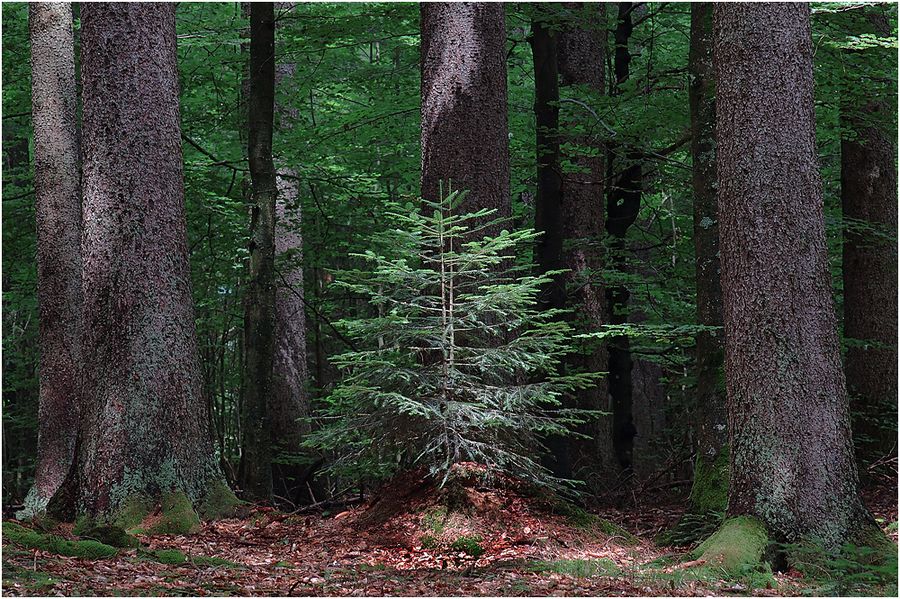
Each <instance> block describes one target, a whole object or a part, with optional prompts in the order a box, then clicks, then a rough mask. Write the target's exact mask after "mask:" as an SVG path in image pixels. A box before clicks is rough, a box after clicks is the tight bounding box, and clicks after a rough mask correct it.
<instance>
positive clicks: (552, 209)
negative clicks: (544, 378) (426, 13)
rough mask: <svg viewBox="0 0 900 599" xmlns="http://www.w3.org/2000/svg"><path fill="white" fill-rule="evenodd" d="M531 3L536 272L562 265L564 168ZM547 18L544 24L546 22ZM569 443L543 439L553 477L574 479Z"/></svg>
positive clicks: (539, 12)
mask: <svg viewBox="0 0 900 599" xmlns="http://www.w3.org/2000/svg"><path fill="white" fill-rule="evenodd" d="M552 6H553V5H549V4H534V5H532V9H533V11H534V14H533V16H532V20H531V36H530V38H529V42H530V44H531V55H532V60H533V63H534V115H535V148H536V155H537V195H536V196H535V200H534V228H535V230H537V231H540V232H541V233H542V235H541V237H540V238H539V239H538V242H537V244H536V247H535V262H536V264H537V270H538V272H539V273H547V272H549V271H553V270H558V269H560V268H561V261H562V256H561V254H562V243H563V239H562V237H563V233H562V222H561V220H560V218H561V213H560V211H561V205H560V204H561V202H562V173H561V171H560V164H559V76H558V70H557V38H558V35H557V34H556V33H555V32H554V31H553V30H552V26H553V19H554V9H553V8H550V7H552ZM545 22H546V25H545ZM565 292H566V290H565V278H564V277H563V275H561V274H559V275H556V276H554V277H552V281H551V282H550V283H548V284H547V285H546V286H545V287H544V289H542V290H541V297H540V303H541V305H542V306H543V307H544V309H551V308H554V309H561V308H563V307H565V304H566V296H565ZM570 442H571V440H570V439H569V438H567V437H563V436H559V435H553V436H550V437H548V438H547V439H546V441H545V443H546V445H547V448H548V449H549V454H550V456H551V457H552V460H550V462H549V464H548V467H549V468H550V470H551V471H552V472H553V474H554V475H555V476H558V477H561V478H572V463H571V459H570V458H571V456H570V455H569V454H570Z"/></svg>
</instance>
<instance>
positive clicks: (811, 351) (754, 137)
mask: <svg viewBox="0 0 900 599" xmlns="http://www.w3.org/2000/svg"><path fill="white" fill-rule="evenodd" d="M713 38H714V44H715V53H716V111H717V114H716V139H717V141H718V156H717V160H718V163H717V169H718V179H719V232H720V246H721V255H722V294H723V302H724V307H725V309H724V322H725V366H726V368H725V372H726V383H727V393H728V402H727V404H728V419H729V429H730V439H731V443H730V448H731V478H730V487H729V503H728V512H729V514H730V515H749V516H756V517H758V518H759V519H760V520H761V521H762V522H763V523H764V524H765V526H766V527H767V528H768V529H769V530H770V532H771V533H772V534H773V536H774V537H775V538H776V539H777V540H787V541H797V540H802V539H812V538H815V539H818V540H819V541H821V542H823V543H824V544H825V545H826V546H828V547H832V548H834V547H837V546H840V545H841V544H842V543H844V542H846V541H848V540H851V538H852V536H853V535H854V534H855V533H856V532H857V531H858V530H859V529H860V528H861V527H862V526H864V525H866V524H867V523H869V522H871V516H870V515H868V513H867V511H866V510H865V508H864V507H863V505H862V503H861V501H860V499H859V496H858V492H857V486H858V483H857V470H856V463H855V460H854V451H853V444H852V441H851V435H850V416H849V410H848V402H847V393H846V389H845V384H844V374H843V371H842V369H841V359H840V346H839V339H838V335H837V322H836V317H835V311H834V305H833V302H832V298H831V281H830V277H829V274H828V263H827V256H826V249H825V223H824V217H823V205H822V191H821V182H820V179H819V169H818V160H817V155H816V144H815V113H814V110H813V68H812V65H813V62H812V59H813V47H812V39H811V35H810V8H809V5H807V4H800V3H783V4H762V3H751V4H724V3H723V4H716V5H715V8H714V35H713ZM773 74H777V76H773Z"/></svg>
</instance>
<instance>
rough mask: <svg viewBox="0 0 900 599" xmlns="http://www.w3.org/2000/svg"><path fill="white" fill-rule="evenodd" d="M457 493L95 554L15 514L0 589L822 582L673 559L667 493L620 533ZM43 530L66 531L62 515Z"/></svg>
mask: <svg viewBox="0 0 900 599" xmlns="http://www.w3.org/2000/svg"><path fill="white" fill-rule="evenodd" d="M420 491H421V490H420ZM894 491H895V489H890V488H884V489H874V490H870V492H868V493H867V496H866V498H867V501H868V503H869V505H870V508H871V509H872V510H873V512H874V513H875V514H876V516H877V517H879V519H880V522H881V523H882V526H883V527H885V529H886V530H888V531H889V534H891V536H892V537H893V538H894V540H895V541H896V540H897V528H896V520H897V505H896V495H894ZM404 493H406V491H404ZM466 493H468V496H467V497H466V498H465V502H466V504H467V505H468V507H467V508H465V509H462V510H460V513H463V514H465V515H464V516H463V517H462V519H461V517H460V516H458V515H454V514H455V511H454V510H451V511H450V512H449V513H448V512H447V511H446V510H444V509H443V508H442V506H443V505H445V503H444V502H443V501H442V500H441V499H440V498H439V497H436V496H435V495H434V493H431V492H428V493H424V494H423V493H421V492H409V493H406V494H405V497H406V498H405V500H404V502H403V504H402V505H403V508H402V509H397V508H396V507H392V509H390V510H389V511H388V512H382V513H378V510H377V509H376V506H375V505H372V504H369V505H367V506H363V507H360V508H354V509H351V510H348V511H344V512H341V513H337V514H329V513H325V514H317V515H314V516H313V515H310V516H305V515H291V514H286V513H283V512H278V511H275V510H271V509H268V508H260V509H257V510H255V511H254V512H252V513H251V514H250V516H249V517H247V518H245V519H242V520H238V519H231V520H222V521H219V522H211V523H206V524H204V525H203V527H202V529H201V530H200V532H199V533H196V534H192V535H183V536H182V535H164V534H156V535H141V536H140V541H141V543H142V547H141V548H138V549H122V550H119V551H118V553H117V554H116V555H114V556H112V557H106V558H102V559H87V558H83V557H72V556H62V555H58V554H56V553H51V552H50V551H47V550H44V549H34V548H29V547H27V546H25V545H23V544H21V543H15V542H10V539H9V535H8V534H7V531H10V530H14V527H15V526H16V525H15V524H8V523H4V529H5V530H4V538H3V591H4V594H6V595H11V596H13V595H174V596H183V595H201V596H203V595H212V596H222V595H306V596H309V595H313V596H315V595H342V596H343V595H351V596H353V595H404V596H423V595H424V596H435V595H437V596H442V595H443V596H447V595H499V596H506V595H531V596H545V595H585V596H588V595H594V596H598V595H600V596H604V595H605V596H610V595H645V596H649V595H710V594H713V595H751V594H752V595H807V594H817V590H820V589H818V587H816V586H815V585H814V584H812V583H811V581H805V580H804V579H803V578H802V577H800V576H799V573H797V572H796V571H791V572H788V573H784V574H781V573H776V574H774V575H771V576H769V577H768V578H767V580H766V582H765V583H763V584H760V585H759V586H758V587H756V588H754V587H753V583H752V582H748V581H747V580H734V579H732V580H728V579H710V578H706V579H703V580H691V579H690V577H687V576H684V572H685V570H683V569H681V568H680V566H679V565H678V564H679V563H680V562H684V561H685V560H688V559H689V557H688V551H687V550H678V551H674V552H673V551H671V550H668V549H664V548H660V547H657V546H655V545H654V544H653V542H652V540H651V539H652V537H653V535H654V534H655V533H656V532H658V531H659V529H660V528H662V527H664V526H667V525H669V524H671V523H672V522H674V520H675V519H677V517H678V516H679V513H678V508H677V507H675V506H672V507H671V508H667V507H665V506H664V505H661V504H657V505H655V506H653V507H645V508H640V507H638V508H634V509H631V510H620V511H615V512H608V513H604V514H601V515H600V516H603V517H605V518H609V520H612V521H613V522H617V523H618V524H621V525H622V526H624V527H625V528H627V529H630V533H629V532H625V531H623V530H622V529H619V528H618V525H617V524H613V523H610V522H609V521H608V520H603V519H601V518H600V516H596V515H595V516H591V515H587V514H585V513H583V512H582V513H579V514H576V516H577V517H575V518H573V514H572V513H568V514H566V515H560V514H559V513H557V514H550V513H547V512H546V511H543V512H541V511H540V510H538V509H537V508H535V506H534V505H533V503H534V500H533V499H528V498H524V497H521V496H519V495H517V494H516V493H514V492H512V491H510V490H499V491H497V490H490V491H489V490H485V489H478V488H476V487H468V488H467V489H466ZM394 499H396V498H392V499H391V504H392V505H396V504H395V502H394ZM383 500H384V499H383ZM473 505H474V506H475V507H476V509H475V510H474V511H473V510H472V506H473ZM373 513H374V514H375V517H373ZM891 523H893V524H891ZM472 529H475V530H476V531H477V534H472ZM52 532H54V533H55V534H57V535H60V536H62V537H67V538H74V537H72V535H71V525H69V526H66V525H58V526H57V527H56V529H55V530H53V531H52ZM463 532H465V533H466V534H463ZM632 534H634V535H636V536H632ZM26 545H27V544H26Z"/></svg>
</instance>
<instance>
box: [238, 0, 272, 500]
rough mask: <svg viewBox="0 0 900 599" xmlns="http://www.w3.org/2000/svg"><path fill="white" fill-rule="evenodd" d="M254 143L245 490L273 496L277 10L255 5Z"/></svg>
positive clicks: (256, 496)
mask: <svg viewBox="0 0 900 599" xmlns="http://www.w3.org/2000/svg"><path fill="white" fill-rule="evenodd" d="M248 110H249V129H250V130H249V139H248V145H247V154H248V156H249V160H250V177H251V179H252V185H253V189H252V193H251V197H250V210H251V217H250V248H249V250H250V272H249V280H248V281H247V292H246V295H245V304H244V310H245V312H244V348H245V352H246V357H245V366H244V377H243V378H244V392H243V425H242V431H243V442H242V443H241V451H242V454H241V467H240V482H241V488H242V489H243V491H244V493H245V494H246V495H247V497H251V498H254V499H262V500H270V499H271V497H272V448H271V443H272V438H271V423H270V419H269V415H268V414H267V404H268V402H269V401H270V397H271V394H272V392H273V385H272V381H273V371H272V368H273V364H274V355H275V297H276V281H275V197H276V195H277V184H276V177H275V163H274V160H273V158H272V125H273V118H274V110H275V7H274V4H273V3H271V2H259V3H253V4H251V7H250V91H249V101H248Z"/></svg>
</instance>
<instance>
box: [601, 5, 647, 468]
mask: <svg viewBox="0 0 900 599" xmlns="http://www.w3.org/2000/svg"><path fill="white" fill-rule="evenodd" d="M636 6H637V4H636V3H633V2H619V6H618V18H617V20H616V29H615V35H614V38H615V42H616V49H615V54H614V63H613V64H614V69H613V70H614V73H615V76H616V80H615V84H614V85H613V87H612V95H618V93H619V86H620V85H621V84H623V83H625V81H627V80H628V78H629V77H630V75H631V69H630V67H631V53H630V52H629V50H628V42H629V39H630V38H631V33H632V32H633V31H634V26H633V24H632V13H633V12H634V8H635V7H636ZM640 158H641V155H640V153H638V152H628V153H627V154H626V155H625V156H624V161H622V162H624V165H618V164H617V163H616V161H615V160H613V153H612V152H610V156H609V159H608V160H609V162H608V163H609V166H610V168H609V170H610V172H611V173H614V172H615V171H614V169H613V168H612V167H616V168H621V173H620V174H619V176H618V177H617V178H616V180H615V183H614V184H613V187H612V189H610V190H609V191H608V193H607V203H606V212H607V217H606V230H607V231H608V232H609V233H610V235H612V236H613V237H614V239H613V240H612V244H611V248H612V252H611V253H612V257H613V262H614V265H615V267H616V269H617V270H619V271H622V272H625V271H627V269H628V259H627V256H626V252H627V251H628V247H627V243H626V241H625V235H626V234H627V232H628V228H629V227H631V225H633V224H634V221H635V220H636V219H637V216H638V213H639V212H640V209H641V193H642V179H643V169H642V168H641V162H640ZM630 297H631V294H630V292H629V291H628V287H626V286H625V285H613V286H610V287H609V288H607V290H606V299H607V302H608V305H609V321H610V323H612V324H625V323H626V322H628V300H629V298H630ZM632 367H633V363H632V356H631V348H630V343H629V341H628V337H627V336H625V335H622V336H619V337H614V338H613V339H611V340H610V344H609V393H610V395H611V397H612V413H613V416H612V419H613V447H614V450H615V453H616V459H617V461H618V464H619V468H620V469H621V470H622V472H623V473H624V474H625V476H629V475H630V474H631V472H632V462H633V457H632V454H633V449H634V437H635V436H636V435H637V429H636V428H635V426H634V417H633V416H632V372H631V371H632Z"/></svg>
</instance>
